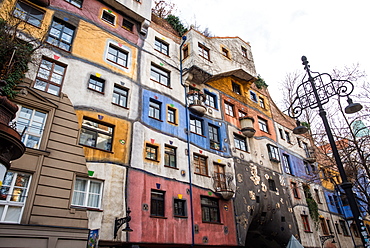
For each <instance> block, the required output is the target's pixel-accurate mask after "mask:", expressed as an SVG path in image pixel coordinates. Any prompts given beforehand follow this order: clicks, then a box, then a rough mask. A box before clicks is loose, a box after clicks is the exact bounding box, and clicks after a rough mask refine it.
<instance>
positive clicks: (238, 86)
mask: <svg viewBox="0 0 370 248" xmlns="http://www.w3.org/2000/svg"><path fill="white" fill-rule="evenodd" d="M231 85H232V88H233V91H234V92H235V93H236V94H238V95H241V94H242V91H241V89H240V85H239V84H237V83H234V82H231Z"/></svg>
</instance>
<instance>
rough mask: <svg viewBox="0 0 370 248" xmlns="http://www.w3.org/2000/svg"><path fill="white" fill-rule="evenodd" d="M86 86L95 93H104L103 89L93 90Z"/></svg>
mask: <svg viewBox="0 0 370 248" xmlns="http://www.w3.org/2000/svg"><path fill="white" fill-rule="evenodd" d="M87 88H88V89H89V90H91V91H93V92H96V93H99V94H102V95H104V92H103V91H98V90H94V89H92V88H89V87H87Z"/></svg>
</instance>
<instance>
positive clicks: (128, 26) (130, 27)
mask: <svg viewBox="0 0 370 248" xmlns="http://www.w3.org/2000/svg"><path fill="white" fill-rule="evenodd" d="M134 26H135V25H134V24H133V23H132V22H130V21H129V20H127V19H126V18H123V21H122V27H123V28H124V29H126V30H128V31H130V32H133V31H134Z"/></svg>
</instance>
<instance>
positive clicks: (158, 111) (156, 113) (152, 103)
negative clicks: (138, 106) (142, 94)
mask: <svg viewBox="0 0 370 248" xmlns="http://www.w3.org/2000/svg"><path fill="white" fill-rule="evenodd" d="M148 110H149V113H148V116H149V117H150V118H153V119H156V120H162V103H161V102H159V101H156V100H154V99H150V100H149V109H148Z"/></svg>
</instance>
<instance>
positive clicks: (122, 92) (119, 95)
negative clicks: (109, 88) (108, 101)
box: [112, 85, 128, 108]
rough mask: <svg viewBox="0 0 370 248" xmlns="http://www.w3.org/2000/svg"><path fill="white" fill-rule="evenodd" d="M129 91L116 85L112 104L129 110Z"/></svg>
mask: <svg viewBox="0 0 370 248" xmlns="http://www.w3.org/2000/svg"><path fill="white" fill-rule="evenodd" d="M127 98H128V89H125V88H122V87H120V86H118V85H114V89H113V99H112V103H114V104H117V105H119V106H121V107H124V108H127Z"/></svg>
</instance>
